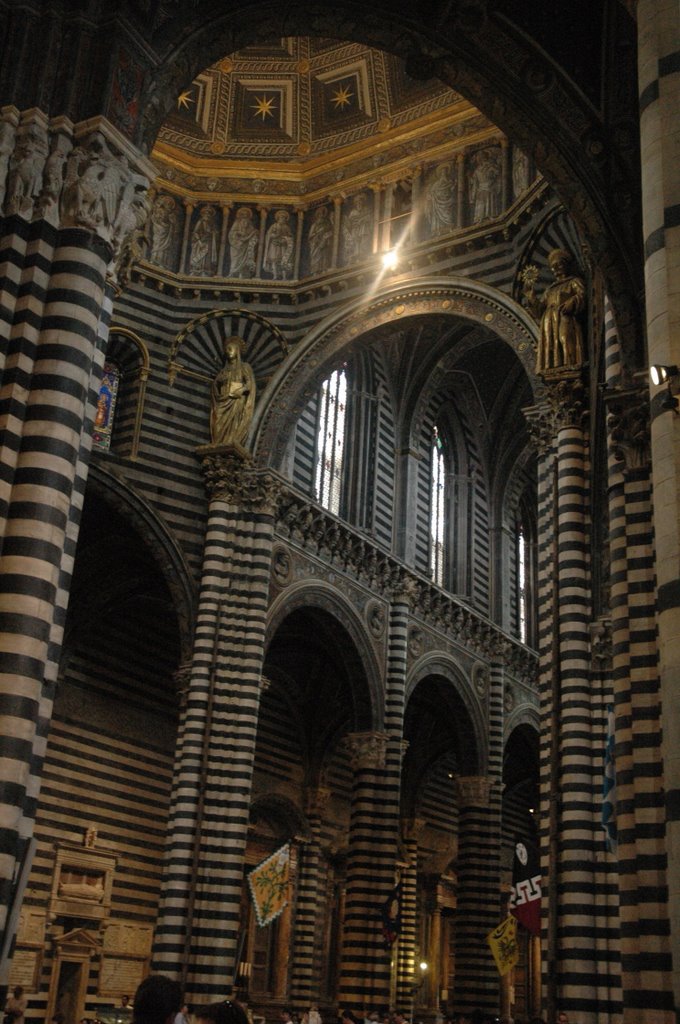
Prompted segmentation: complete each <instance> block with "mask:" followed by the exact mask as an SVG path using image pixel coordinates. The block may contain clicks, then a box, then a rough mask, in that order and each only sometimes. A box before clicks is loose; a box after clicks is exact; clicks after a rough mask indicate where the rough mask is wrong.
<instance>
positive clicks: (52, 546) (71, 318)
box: [0, 228, 111, 924]
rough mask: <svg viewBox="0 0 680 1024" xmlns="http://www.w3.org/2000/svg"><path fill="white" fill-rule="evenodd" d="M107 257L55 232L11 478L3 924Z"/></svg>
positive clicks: (82, 236)
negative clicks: (53, 249) (46, 287)
mask: <svg viewBox="0 0 680 1024" xmlns="http://www.w3.org/2000/svg"><path fill="white" fill-rule="evenodd" d="M110 258H111V248H110V246H108V245H107V244H106V243H105V242H103V241H102V240H101V239H100V238H99V237H98V236H97V235H95V234H93V233H92V232H88V231H84V230H80V229H76V228H74V229H64V230H62V231H61V232H60V235H59V239H58V244H57V248H56V250H55V256H54V261H53V264H52V273H51V276H50V284H49V288H48V292H47V296H46V300H45V311H44V316H43V321H42V329H41V335H40V341H39V345H38V350H37V353H36V360H35V365H34V369H33V378H32V382H31V391H30V394H29V396H28V400H27V408H26V414H25V422H24V424H23V430H22V435H21V441H20V443H19V450H18V453H17V457H16V467H15V469H14V474H13V486H12V491H11V496H10V501H9V514H8V519H7V523H6V526H5V532H4V537H3V544H2V555H1V556H0V630H1V631H2V638H1V639H0V651H1V652H2V653H0V692H1V693H2V694H3V702H2V703H3V713H2V716H0V735H1V736H2V742H3V746H4V749H5V751H6V756H5V758H4V763H3V769H4V770H3V772H2V779H1V780H0V822H1V823H2V828H1V837H2V838H1V839H0V849H1V850H2V853H0V878H1V879H2V880H1V881H0V924H2V922H3V920H4V910H5V908H6V904H7V900H8V899H9V897H10V888H11V887H10V880H11V878H12V874H13V870H14V857H15V849H16V841H17V835H18V829H19V825H20V822H21V819H22V816H23V813H24V802H25V800H26V794H27V790H28V789H29V787H30V786H31V763H32V759H33V751H34V745H35V742H36V727H37V723H38V718H39V709H40V705H41V699H42V692H43V683H44V680H45V676H46V667H47V665H48V662H49V661H50V660H52V661H54V660H55V656H56V654H57V651H56V650H55V649H54V645H52V646H51V644H50V641H51V639H52V638H53V636H52V630H53V624H54V616H55V606H56V602H57V598H58V595H59V593H60V584H61V583H63V582H64V581H63V580H62V578H61V570H62V559H63V554H64V551H65V547H66V545H67V536H68V533H69V523H70V520H71V509H72V504H73V501H74V488H75V486H76V481H77V469H78V466H79V462H80V455H81V450H82V434H83V428H84V424H85V420H86V412H87V403H88V397H89V392H90V386H91V377H92V374H93V371H94V368H95V362H94V360H95V351H96V346H97V338H98V326H99V320H100V310H101V308H102V305H103V302H104V293H105V274H106V267H107V265H108V263H109V261H110ZM74 526H75V524H74ZM75 532H77V530H76V531H75ZM71 533H73V530H72V531H71Z"/></svg>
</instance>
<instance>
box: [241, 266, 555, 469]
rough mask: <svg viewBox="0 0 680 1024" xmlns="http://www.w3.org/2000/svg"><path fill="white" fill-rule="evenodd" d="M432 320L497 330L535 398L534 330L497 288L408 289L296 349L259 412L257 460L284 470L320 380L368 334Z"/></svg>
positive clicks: (321, 330)
mask: <svg viewBox="0 0 680 1024" xmlns="http://www.w3.org/2000/svg"><path fill="white" fill-rule="evenodd" d="M428 315H436V316H438V317H441V316H445V317H448V316H451V317H456V318H463V319H466V320H470V321H473V322H475V323H479V324H481V325H483V326H485V327H487V328H488V329H490V330H492V331H493V332H494V333H495V334H496V335H497V336H498V337H499V338H500V339H501V340H502V341H505V342H506V343H507V344H508V345H510V347H511V348H512V349H513V351H514V352H515V353H516V354H517V357H518V359H519V361H520V362H521V364H522V365H523V367H524V368H525V370H526V373H527V376H528V378H529V381H530V382H531V385H532V389H533V391H534V393H536V392H537V390H538V387H539V383H538V380H537V378H536V376H535V374H534V365H533V364H534V343H535V339H536V325H535V323H534V322H533V320H532V319H531V317H530V316H529V315H528V313H527V312H526V311H525V310H524V309H522V307H521V306H518V305H517V303H515V302H513V300H512V299H510V298H508V297H507V296H506V295H503V294H502V293H501V292H498V291H496V290H495V289H493V288H489V287H488V286H486V285H482V284H478V283H476V282H472V281H469V280H465V279H461V278H449V279H446V280H442V279H439V278H436V279H428V280H424V281H418V282H417V283H416V282H403V283H401V284H395V285H393V286H391V287H390V288H388V289H386V290H385V291H384V292H383V293H381V294H378V295H376V296H375V297H374V298H372V299H371V300H370V301H368V302H355V303H352V304H351V305H349V306H346V307H343V308H341V309H338V310H336V311H334V313H333V314H331V316H330V317H328V318H327V319H326V320H324V321H323V322H322V323H321V324H319V325H318V326H317V327H316V328H315V329H314V330H313V331H312V332H311V333H310V334H309V335H308V336H307V338H306V339H304V340H303V341H301V342H300V343H299V344H298V345H297V347H296V349H295V351H294V352H293V353H292V355H291V357H290V358H289V360H288V361H287V362H286V363H285V364H284V365H282V366H281V367H280V368H279V369H278V370H277V372H276V374H275V376H274V378H273V379H272V381H271V384H270V385H269V388H268V394H267V395H266V396H263V398H264V397H266V401H262V400H261V402H260V406H259V409H258V410H256V413H255V422H254V424H253V428H252V429H253V434H254V445H253V450H254V452H255V458H256V460H257V461H259V462H261V463H266V464H267V465H269V466H271V467H272V468H276V467H278V466H280V465H281V464H282V461H283V458H284V456H285V451H286V447H287V444H288V439H289V438H290V437H291V436H292V431H293V430H294V428H295V424H296V423H297V420H298V419H299V417H300V416H301V415H302V412H303V410H304V408H305V406H306V404H307V402H308V401H309V400H310V399H311V397H312V395H313V393H314V390H315V388H316V387H317V385H318V383H319V381H320V380H322V379H323V376H324V374H326V373H329V372H330V371H331V370H332V369H333V367H334V366H335V364H336V363H337V361H338V359H340V358H341V357H344V356H346V355H348V354H349V353H350V352H351V351H352V350H353V349H354V348H356V347H357V346H358V345H360V344H361V342H362V339H364V338H365V337H366V335H367V334H369V333H370V332H371V331H373V330H375V329H376V328H378V327H381V326H383V325H384V324H387V323H399V322H400V321H403V320H404V319H405V318H408V317H415V316H419V317H423V316H428Z"/></svg>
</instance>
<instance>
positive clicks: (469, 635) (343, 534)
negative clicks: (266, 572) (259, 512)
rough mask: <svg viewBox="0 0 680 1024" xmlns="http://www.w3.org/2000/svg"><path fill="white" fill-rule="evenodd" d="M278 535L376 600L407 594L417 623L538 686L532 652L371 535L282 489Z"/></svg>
mask: <svg viewBox="0 0 680 1024" xmlns="http://www.w3.org/2000/svg"><path fill="white" fill-rule="evenodd" d="M275 530H276V533H277V535H278V536H279V538H282V539H286V540H287V541H288V543H289V544H290V545H292V546H295V547H299V548H300V549H302V550H304V551H306V552H307V553H308V554H309V555H311V556H312V557H314V558H318V559H319V560H320V561H321V562H324V563H327V564H329V565H332V566H333V570H334V571H337V572H341V573H344V574H346V575H347V576H349V577H351V578H352V579H353V580H355V581H356V582H357V583H359V584H361V585H363V586H365V587H366V588H367V589H369V590H370V591H371V592H372V593H373V594H374V595H375V597H376V598H378V597H380V598H382V599H383V600H385V601H388V602H391V601H393V600H394V599H395V597H396V596H398V597H399V598H401V597H402V596H403V594H404V593H407V594H408V600H409V607H410V614H411V616H412V618H413V619H415V620H419V621H420V622H424V623H425V624H426V625H427V626H429V627H431V628H433V629H435V630H437V631H439V632H441V633H443V634H444V635H445V636H446V638H447V640H449V641H451V642H453V643H456V644H459V645H460V646H462V647H464V648H465V649H466V650H469V651H471V652H473V653H474V654H475V655H476V656H477V657H479V658H481V659H483V660H484V661H494V660H498V661H502V662H503V664H504V665H505V667H506V669H507V671H508V673H509V674H510V675H511V676H513V677H515V678H517V679H519V680H520V681H523V682H526V683H527V684H528V685H530V686H532V685H535V683H536V673H537V659H536V655H535V654H534V653H533V652H532V651H530V650H529V649H528V648H527V647H525V646H524V645H522V644H521V643H519V642H518V641H517V640H515V639H514V638H513V637H510V636H509V635H508V634H507V633H504V632H503V631H502V630H501V629H499V628H498V627H497V626H496V625H495V624H494V623H492V622H490V621H489V620H488V619H486V618H484V617H483V616H482V615H480V614H479V613H478V612H476V611H475V610H474V609H473V608H471V607H470V606H469V605H467V604H465V603H464V602H462V601H460V600H459V599H458V598H455V597H452V596H451V595H450V594H447V593H446V591H444V590H442V589H441V588H440V587H438V586H436V585H435V584H434V583H432V581H431V580H427V579H426V578H425V577H423V576H420V575H419V574H418V573H416V572H414V571H413V570H411V569H409V568H408V567H407V566H405V565H404V564H403V563H401V562H399V561H398V560H397V559H396V558H394V557H393V556H392V555H390V554H388V553H387V552H385V551H382V550H381V549H380V548H378V547H377V545H376V544H375V543H374V542H373V541H372V540H371V539H370V538H368V537H367V536H366V534H363V533H358V532H355V531H354V530H353V529H352V528H351V527H349V526H347V525H346V524H345V523H343V522H341V521H340V520H338V519H336V517H335V516H333V515H331V513H330V512H327V511H326V510H325V509H322V508H321V507H320V506H318V505H316V504H315V503H314V502H312V501H310V500H309V498H307V497H305V496H303V495H300V494H298V493H297V492H296V491H293V490H292V488H290V487H286V486H282V489H281V495H280V499H279V503H278V507H277V520H276V525H275ZM409 653H410V654H415V655H417V654H418V653H420V652H419V651H418V652H416V651H415V650H414V639H413V630H411V631H410V633H409Z"/></svg>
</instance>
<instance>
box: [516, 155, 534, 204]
mask: <svg viewBox="0 0 680 1024" xmlns="http://www.w3.org/2000/svg"><path fill="white" fill-rule="evenodd" d="M529 185H530V181H529V157H528V156H527V155H526V153H525V152H523V150H521V149H518V148H517V146H515V147H514V149H513V151H512V194H513V196H514V197H515V199H517V197H518V196H521V195H522V193H523V192H526V190H527V189H528V188H529Z"/></svg>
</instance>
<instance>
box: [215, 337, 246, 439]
mask: <svg viewBox="0 0 680 1024" xmlns="http://www.w3.org/2000/svg"><path fill="white" fill-rule="evenodd" d="M244 349H245V344H244V341H243V339H242V338H240V337H239V336H238V335H232V337H230V338H227V339H226V340H225V342H224V356H225V363H224V366H223V367H222V369H221V370H220V371H219V373H218V374H217V376H216V377H215V379H214V380H213V382H212V387H211V390H210V397H211V401H212V405H211V410H210V437H211V440H212V443H213V444H214V445H239V446H243V444H244V442H245V439H246V437H247V435H248V428H249V427H250V421H251V420H252V418H253V412H254V410H255V375H254V373H253V370H252V367H251V366H250V365H249V364H248V363H245V362H243V360H242V355H243V352H244Z"/></svg>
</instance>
